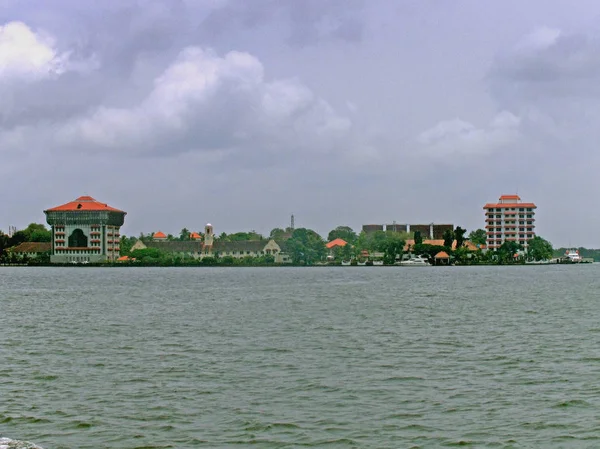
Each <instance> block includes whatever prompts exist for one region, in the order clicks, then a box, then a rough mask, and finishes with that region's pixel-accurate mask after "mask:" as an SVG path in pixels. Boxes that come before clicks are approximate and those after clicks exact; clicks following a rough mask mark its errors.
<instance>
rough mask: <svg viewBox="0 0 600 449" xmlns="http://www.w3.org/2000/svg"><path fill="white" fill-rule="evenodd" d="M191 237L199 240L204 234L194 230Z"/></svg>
mask: <svg viewBox="0 0 600 449" xmlns="http://www.w3.org/2000/svg"><path fill="white" fill-rule="evenodd" d="M190 238H191V239H194V240H197V239H201V238H202V236H201V235H200V234H198V233H197V232H192V233H191V234H190Z"/></svg>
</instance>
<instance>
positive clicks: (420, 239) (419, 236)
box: [415, 231, 423, 245]
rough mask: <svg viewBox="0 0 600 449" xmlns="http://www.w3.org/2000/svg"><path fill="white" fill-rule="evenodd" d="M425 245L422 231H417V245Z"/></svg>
mask: <svg viewBox="0 0 600 449" xmlns="http://www.w3.org/2000/svg"><path fill="white" fill-rule="evenodd" d="M422 244H423V235H422V234H421V231H415V245H422Z"/></svg>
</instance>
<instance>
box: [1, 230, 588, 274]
mask: <svg viewBox="0 0 600 449" xmlns="http://www.w3.org/2000/svg"><path fill="white" fill-rule="evenodd" d="M190 234H191V232H190V231H189V230H188V229H187V228H183V229H182V230H181V232H180V233H179V235H178V236H173V235H168V236H167V240H171V241H173V240H180V241H186V240H190ZM198 234H200V235H201V237H202V238H203V237H204V236H203V234H202V233H200V232H198ZM152 238H153V234H151V233H150V234H143V233H142V234H140V236H139V237H128V236H125V235H122V236H121V242H120V248H121V255H127V256H132V257H134V256H135V257H136V259H137V260H138V261H139V262H140V263H149V264H158V265H163V264H180V263H185V264H188V263H189V264H204V265H209V264H213V265H216V264H220V265H252V264H255V265H269V264H273V263H274V260H273V259H272V256H261V257H253V258H242V259H235V258H232V257H231V258H230V257H227V256H225V257H218V258H215V259H214V260H211V259H212V258H204V259H203V261H196V260H191V257H187V256H186V257H183V258H182V257H179V256H174V255H173V254H170V253H167V252H165V251H161V250H159V249H155V248H147V249H145V250H137V251H135V252H132V251H131V247H132V246H133V245H134V244H135V242H136V241H137V240H138V239H139V240H142V241H148V240H152ZM271 238H272V239H275V240H276V241H277V242H278V243H279V244H280V246H281V247H282V250H283V251H285V252H286V253H287V254H288V255H289V256H290V258H291V260H292V263H293V264H295V265H312V264H315V263H320V262H323V261H329V262H331V263H334V264H335V263H340V262H341V261H342V260H351V259H354V260H360V259H363V260H365V259H367V258H370V259H372V257H373V254H374V253H378V254H380V255H381V259H382V260H383V261H384V263H386V264H393V263H394V262H396V261H397V260H398V259H399V258H401V257H402V255H403V254H404V252H405V246H406V242H407V241H408V240H414V244H413V245H411V246H410V247H409V248H408V251H409V252H410V253H411V254H415V255H422V256H426V257H427V258H429V259H430V260H431V261H433V258H434V256H435V255H436V254H437V253H439V252H440V251H444V252H446V253H448V254H449V255H450V257H451V258H452V260H453V261H454V262H455V263H459V264H476V263H497V264H509V263H522V262H524V261H525V260H545V259H550V258H552V256H553V248H552V245H551V244H550V242H548V241H547V240H545V239H543V238H542V237H539V236H537V237H535V238H533V239H531V240H530V241H529V245H528V250H527V252H524V251H523V248H522V247H521V246H520V245H519V244H518V243H517V242H514V241H505V242H504V243H503V244H502V246H501V247H500V248H499V249H498V250H496V251H488V252H485V251H483V250H481V249H479V250H477V251H471V250H469V249H468V248H467V247H466V246H465V242H466V241H467V240H469V241H471V242H472V243H473V244H475V245H480V246H483V245H485V242H486V232H485V230H483V229H476V230H474V231H472V232H470V233H469V234H468V235H467V230H466V229H464V228H462V227H460V226H457V227H456V228H455V229H454V230H447V231H446V232H445V233H444V235H443V244H442V245H431V244H427V243H425V241H426V239H425V238H424V237H423V235H422V234H421V233H420V232H418V231H417V232H414V233H406V232H394V231H376V232H372V233H365V232H360V233H357V232H355V231H354V230H353V229H352V228H351V227H349V226H338V227H336V228H334V229H332V230H331V231H330V232H329V233H328V234H327V239H324V238H323V237H322V236H320V235H319V234H318V233H317V232H316V231H314V230H312V229H308V228H297V229H291V228H286V229H283V228H274V229H272V230H271V232H270V233H269V236H268V237H265V236H263V235H261V234H260V233H257V232H255V231H248V232H236V233H231V234H226V233H224V232H223V233H221V234H220V235H219V236H216V237H215V240H216V241H229V242H234V241H255V240H268V239H271ZM338 238H339V239H342V240H344V241H345V242H347V245H345V246H337V247H335V248H333V249H332V250H329V249H327V247H326V243H327V242H328V241H329V242H330V241H333V240H335V239H338ZM51 239H52V233H51V231H50V230H49V229H48V228H46V226H44V225H42V224H37V223H31V224H30V225H29V226H27V228H25V229H23V230H19V231H16V232H15V233H14V234H13V235H12V236H8V235H6V234H3V233H2V232H0V261H2V260H4V261H5V262H6V261H7V258H8V257H11V256H10V254H9V253H8V252H7V249H8V248H11V247H14V246H17V245H19V244H20V243H23V242H50V241H51ZM454 242H456V244H455V245H454ZM134 253H135V254H134ZM563 253H564V252H563ZM515 255H516V257H515ZM582 255H583V256H584V257H594V256H593V255H590V256H588V255H587V254H586V253H583V254H582ZM596 256H597V257H598V259H600V250H597V254H596ZM12 257H14V256H12ZM48 257H49V254H48Z"/></svg>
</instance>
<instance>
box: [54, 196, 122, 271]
mask: <svg viewBox="0 0 600 449" xmlns="http://www.w3.org/2000/svg"><path fill="white" fill-rule="evenodd" d="M44 213H45V214H46V221H47V222H48V224H49V225H50V227H51V228H52V255H51V256H50V261H51V262H52V263H90V262H92V263H93V262H104V261H115V260H116V259H118V258H119V255H120V254H119V252H120V247H119V244H120V241H121V234H120V228H121V226H123V223H124V221H125V215H126V212H124V211H122V210H119V209H115V208H114V207H111V206H109V205H108V204H106V203H101V202H100V201H97V200H95V199H94V198H92V197H91V196H80V197H79V198H77V199H75V200H73V201H70V202H68V203H65V204H62V205H60V206H56V207H52V208H50V209H47V210H45V211H44Z"/></svg>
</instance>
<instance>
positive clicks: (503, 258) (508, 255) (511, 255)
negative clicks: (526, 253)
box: [497, 240, 523, 263]
mask: <svg viewBox="0 0 600 449" xmlns="http://www.w3.org/2000/svg"><path fill="white" fill-rule="evenodd" d="M522 249H523V247H522V246H521V245H519V244H518V243H517V242H515V241H512V240H505V241H504V242H502V245H500V248H498V250H497V253H498V259H499V262H501V263H513V262H514V261H515V254H517V252H518V251H521V250H522Z"/></svg>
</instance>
